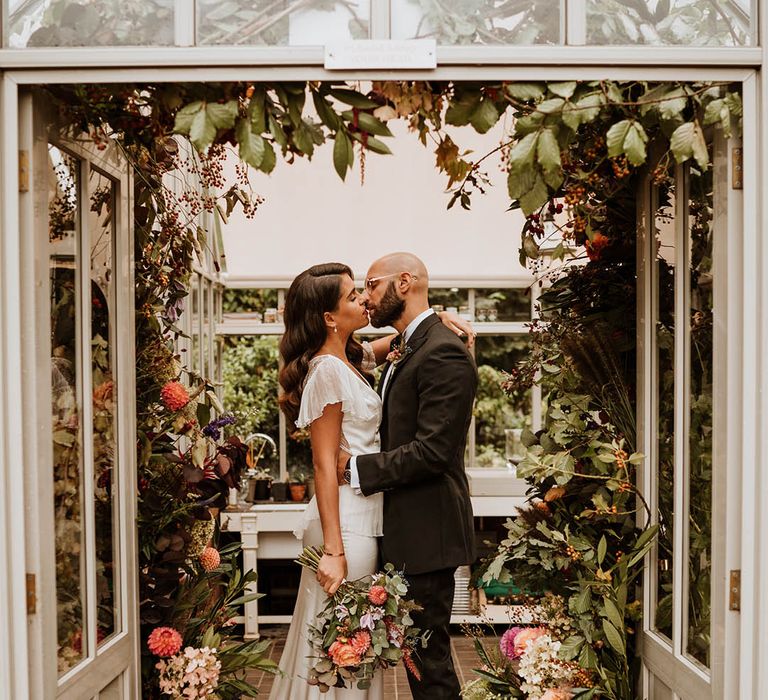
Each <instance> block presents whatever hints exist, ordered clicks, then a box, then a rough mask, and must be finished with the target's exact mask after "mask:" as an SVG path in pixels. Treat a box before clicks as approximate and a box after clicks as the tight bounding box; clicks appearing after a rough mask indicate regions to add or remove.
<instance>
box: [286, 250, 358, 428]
mask: <svg viewBox="0 0 768 700" xmlns="http://www.w3.org/2000/svg"><path fill="white" fill-rule="evenodd" d="M342 275H346V276H347V277H349V278H351V279H354V277H353V276H352V270H351V269H350V268H349V267H347V266H346V265H343V264H342V263H325V264H323V265H313V266H312V267H310V268H309V269H308V270H304V272H302V273H301V274H300V275H299V276H298V277H297V278H296V279H295V280H293V282H292V283H291V286H290V288H289V289H288V294H287V295H286V297H285V308H284V309H283V320H284V322H285V333H284V334H283V337H282V340H281V341H280V357H281V358H282V361H283V368H282V369H281V370H280V375H279V377H278V381H279V382H280V386H281V387H282V388H283V393H282V394H281V395H280V399H279V402H280V408H281V410H282V411H283V413H285V416H286V418H287V419H288V421H289V426H290V428H293V426H294V425H295V422H296V419H297V418H298V416H299V406H300V405H301V392H302V389H303V387H304V380H305V379H306V377H307V372H308V371H309V361H310V360H311V359H312V358H313V357H314V356H315V355H316V354H317V352H318V351H319V350H320V348H321V347H322V346H323V343H325V339H326V337H327V335H328V328H327V326H326V325H325V318H324V316H323V315H324V314H325V313H326V312H327V311H334V310H336V309H337V308H338V306H339V301H340V298H341V278H342ZM346 354H347V359H348V360H349V361H350V362H351V363H352V365H353V366H354V367H355V368H356V369H357V370H358V371H359V372H362V362H363V354H364V353H363V346H362V345H361V344H360V343H359V342H358V341H357V340H355V339H354V337H353V336H351V335H350V336H349V340H348V341H347V347H346ZM290 428H289V429H290Z"/></svg>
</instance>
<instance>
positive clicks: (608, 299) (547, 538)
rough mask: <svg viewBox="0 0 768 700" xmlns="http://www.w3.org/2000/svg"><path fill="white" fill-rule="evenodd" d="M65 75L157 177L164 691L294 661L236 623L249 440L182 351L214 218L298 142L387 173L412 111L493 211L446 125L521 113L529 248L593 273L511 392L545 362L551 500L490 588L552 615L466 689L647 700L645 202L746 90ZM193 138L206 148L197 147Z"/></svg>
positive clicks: (512, 636) (556, 290)
mask: <svg viewBox="0 0 768 700" xmlns="http://www.w3.org/2000/svg"><path fill="white" fill-rule="evenodd" d="M47 89H48V91H49V92H50V94H51V95H52V96H53V98H54V99H55V101H56V104H57V105H58V107H59V112H60V114H61V117H62V122H63V124H64V128H66V129H69V130H71V131H72V132H87V133H88V134H89V135H90V138H91V139H92V140H93V141H94V142H95V143H96V144H97V145H98V144H102V145H106V143H108V142H111V141H114V142H116V143H118V144H119V146H120V148H121V149H122V150H123V152H124V153H125V154H126V155H127V157H128V159H129V161H130V162H131V164H132V165H133V168H134V169H135V172H136V177H135V192H134V220H135V250H136V269H135V273H136V311H137V314H136V337H137V370H136V371H137V404H136V406H137V417H138V435H137V456H138V460H137V461H138V470H139V483H138V490H139V519H138V527H139V550H140V554H139V562H138V571H139V580H140V597H141V599H140V611H141V638H142V653H143V664H142V668H143V673H142V683H143V697H146V698H151V697H159V696H160V694H162V693H165V694H168V695H172V696H173V695H174V694H179V693H180V692H181V691H182V690H183V689H185V688H186V689H188V691H189V692H190V693H192V695H190V697H204V696H206V695H207V696H210V695H211V694H212V693H215V694H216V695H217V696H218V697H221V698H236V697H240V696H241V694H243V693H252V694H255V690H256V689H255V688H253V687H252V686H251V685H250V684H249V683H247V682H246V680H245V671H246V669H248V668H263V669H266V670H270V671H274V670H275V667H274V663H273V662H270V661H268V660H266V658H265V653H264V652H265V650H266V644H265V643H259V642H252V643H239V642H237V641H235V640H233V639H232V627H231V624H230V622H231V618H232V617H233V615H234V614H235V611H236V609H237V607H238V606H239V605H240V604H242V603H243V602H245V601H246V600H247V597H246V596H244V589H245V586H246V585H247V584H248V583H249V582H250V581H252V580H253V579H254V577H255V574H254V573H253V572H247V573H245V574H244V575H242V574H241V572H240V570H239V568H238V566H237V563H236V560H235V556H236V548H235V547H228V548H222V549H217V547H216V546H215V541H216V533H215V515H216V512H217V509H218V508H220V507H222V506H223V505H224V503H225V498H224V497H225V494H226V490H227V488H228V487H230V486H234V485H235V484H236V483H237V480H238V476H239V473H240V471H241V470H242V468H243V466H244V464H245V448H244V446H243V444H242V443H241V442H240V440H238V438H237V437H234V436H230V437H229V438H227V439H226V440H222V437H221V434H222V431H223V430H224V429H225V428H226V429H228V430H230V431H231V430H232V428H229V425H230V424H231V421H230V419H229V417H228V416H227V414H226V413H225V412H224V409H223V407H221V406H219V405H218V402H217V400H216V398H215V393H214V391H213V386H212V385H211V383H210V382H209V381H207V380H206V379H205V378H204V377H200V376H198V375H196V374H195V373H193V372H192V371H190V369H189V368H187V367H183V366H182V365H181V363H180V360H179V358H178V357H176V356H174V351H173V346H174V340H175V339H176V338H177V337H178V336H179V334H180V333H181V331H180V330H179V329H178V328H177V326H176V325H175V323H176V320H177V318H178V316H179V313H180V311H181V310H182V308H183V305H184V299H185V297H186V295H187V284H188V281H189V278H190V274H191V272H192V264H193V260H194V257H195V256H196V255H199V254H200V253H201V250H202V248H203V247H205V245H206V232H205V231H204V230H203V229H201V228H200V227H199V226H198V214H199V213H200V211H202V210H203V209H207V210H208V211H211V212H214V211H215V212H217V213H218V214H219V215H220V216H221V217H222V218H224V219H225V220H226V217H227V216H228V215H229V214H230V213H231V212H232V210H233V209H234V208H235V207H236V206H242V207H243V209H244V211H245V213H246V214H247V215H248V216H253V215H254V214H255V213H256V210H257V208H258V205H259V203H260V198H259V197H258V195H256V194H255V192H254V190H253V189H252V187H251V182H250V177H251V176H252V175H253V170H258V171H261V172H264V173H269V172H271V171H272V169H273V168H274V166H275V164H276V160H277V157H278V155H280V156H281V157H283V158H285V159H287V160H292V159H294V158H297V157H306V158H311V157H312V156H313V154H314V152H315V148H316V147H317V146H319V145H321V144H322V143H324V142H326V141H332V142H333V164H334V168H335V170H336V172H337V174H338V176H339V177H341V178H342V179H344V178H345V177H346V175H347V173H348V172H349V171H350V169H352V168H353V166H354V163H355V160H356V155H355V153H356V151H357V154H358V155H357V158H358V159H359V161H360V163H361V168H362V169H363V171H364V165H365V157H366V155H367V154H368V153H371V152H372V153H375V154H382V155H384V154H388V153H389V152H390V150H389V147H388V146H387V145H386V142H385V140H386V139H387V138H388V137H390V136H391V135H392V134H391V132H390V130H389V128H388V126H387V122H388V121H389V120H391V119H405V120H407V121H408V123H409V125H410V127H411V128H412V129H413V130H415V131H417V132H418V134H419V137H420V139H421V141H422V143H423V144H424V145H425V146H427V145H428V144H430V143H432V144H434V153H435V158H436V167H437V168H438V169H439V170H440V171H441V172H443V173H445V175H446V177H447V178H448V187H449V189H450V191H451V194H450V197H449V201H448V203H447V205H448V207H449V208H450V207H451V206H453V205H454V204H455V203H456V202H458V203H459V204H460V205H461V206H462V207H464V208H470V207H471V200H472V197H473V196H474V195H476V194H477V193H478V192H479V193H482V190H483V188H484V187H485V186H486V185H488V184H489V183H490V182H491V177H490V176H489V175H488V174H487V173H485V172H483V170H482V164H483V161H484V159H485V158H486V157H487V155H488V154H486V155H485V156H482V157H479V158H475V159H469V157H468V156H467V154H464V153H463V152H462V150H461V148H460V144H457V143H455V142H454V140H453V139H452V138H451V137H450V136H449V135H448V134H447V133H446V131H445V129H444V126H445V124H449V125H454V126H465V125H468V126H471V127H472V128H473V129H474V130H475V131H477V132H479V133H486V132H487V131H489V130H490V129H491V127H493V126H494V125H495V124H496V123H497V122H498V121H499V119H501V118H502V116H503V115H504V114H509V115H511V116H512V117H513V121H512V127H511V130H510V131H509V132H508V133H507V134H506V135H505V140H504V141H503V142H502V143H500V144H498V145H497V146H496V147H495V148H494V149H493V150H494V151H501V152H502V156H503V160H504V162H505V164H506V168H507V186H508V191H509V196H510V201H511V207H513V208H517V207H519V208H520V209H522V211H523V213H524V214H525V215H526V220H525V225H524V228H523V230H522V231H521V232H520V234H521V248H520V259H521V261H522V262H523V263H524V264H527V265H528V266H529V267H530V268H531V269H532V270H533V271H534V273H536V274H537V275H541V274H545V273H546V270H545V269H544V263H543V261H544V256H543V249H545V248H546V247H547V245H548V243H549V241H548V238H549V236H551V235H552V226H550V227H549V229H548V227H546V226H545V225H544V222H545V221H547V222H551V223H552V224H553V225H554V230H556V231H557V233H558V234H559V237H560V239H561V241H560V242H559V244H558V245H557V246H556V247H555V248H554V251H552V252H551V254H550V257H551V258H553V259H555V260H557V259H560V260H566V259H568V260H570V259H576V258H581V259H582V261H584V259H586V264H583V265H579V266H563V268H561V269H560V270H559V271H558V272H557V273H555V274H554V275H553V280H554V281H553V284H552V285H551V287H550V288H549V289H548V291H547V292H545V293H544V294H543V296H542V318H543V321H545V322H546V323H534V324H533V327H532V338H533V352H532V353H531V357H530V359H529V360H528V361H526V362H525V363H523V364H522V365H521V366H519V367H516V368H509V377H508V380H507V382H506V384H505V388H506V389H507V390H508V391H509V392H510V393H514V392H521V391H525V390H526V389H528V388H529V387H530V386H531V384H532V382H533V381H537V380H536V377H537V376H539V374H541V375H542V376H543V379H542V380H541V381H542V383H543V386H544V388H545V392H546V395H547V397H548V406H549V408H548V411H547V421H546V428H545V430H543V431H540V432H539V433H538V434H536V435H533V434H532V433H526V434H525V436H524V441H525V444H526V447H527V455H526V457H525V459H524V461H523V462H522V464H521V465H520V469H519V472H520V474H521V475H522V476H524V477H525V478H526V480H527V481H528V483H529V485H530V489H529V504H530V505H529V507H528V508H526V509H525V510H524V511H523V512H521V513H520V514H518V515H517V516H516V517H514V518H511V519H510V520H509V521H508V523H507V528H508V531H509V532H508V537H507V539H506V540H505V541H504V542H503V543H502V544H501V546H500V547H499V550H498V553H497V556H496V557H495V558H493V559H492V560H489V561H487V562H486V567H485V571H484V574H483V578H484V579H485V580H486V581H489V580H497V581H502V582H503V581H505V580H508V579H509V578H510V576H511V574H510V571H511V569H512V568H514V580H515V582H516V583H517V584H518V585H519V586H520V587H521V588H522V589H523V590H524V591H527V592H528V593H527V595H523V596H522V601H521V602H523V603H526V605H527V607H524V608H523V610H524V611H527V612H525V614H524V616H523V617H524V619H521V622H524V623H526V624H528V625H529V626H528V627H525V628H523V629H517V628H514V629H513V630H510V631H509V632H508V633H505V635H504V636H503V638H502V640H501V645H500V647H499V650H498V651H493V650H490V651H489V647H488V644H487V643H486V644H483V642H482V641H481V640H480V639H478V641H477V648H478V653H479V654H480V656H481V658H482V662H483V664H484V666H483V669H482V670H481V671H480V672H479V676H478V679H476V680H475V681H473V682H472V683H470V684H469V686H468V687H467V688H466V689H465V693H466V694H467V697H471V698H491V697H522V698H525V697H528V698H547V699H548V700H552V699H558V698H566V697H571V696H572V695H573V694H574V693H580V694H579V697H583V698H590V697H606V698H615V699H616V700H629V699H630V698H631V697H633V683H634V675H633V674H634V671H633V669H632V664H631V660H632V655H633V653H634V641H633V639H634V637H633V628H634V626H635V625H636V623H637V621H638V620H639V615H640V609H639V608H640V603H639V601H638V599H637V598H636V596H635V586H634V584H635V582H636V579H637V577H638V575H639V573H640V571H641V566H642V561H643V557H644V555H645V554H646V553H647V552H648V551H649V548H650V547H651V545H652V543H653V539H654V537H655V536H656V534H657V532H656V528H655V527H648V526H647V525H646V526H645V527H640V528H638V527H637V522H638V519H637V513H638V511H642V510H643V509H645V508H646V507H645V504H644V503H643V502H642V499H641V498H640V496H639V494H638V493H637V490H636V487H635V467H636V465H637V464H638V463H640V462H641V461H642V456H641V455H639V454H637V452H636V451H635V448H636V446H635V434H634V407H633V401H634V366H635V365H634V352H635V349H634V332H635V331H634V298H633V294H634V284H635V269H634V256H635V199H634V192H635V188H636V187H637V185H638V183H639V182H640V181H641V179H642V178H644V177H646V173H648V172H651V177H652V178H653V181H654V183H656V184H657V185H659V186H664V184H665V183H668V182H669V181H670V168H671V166H672V165H673V164H674V163H683V162H686V161H691V162H693V163H694V164H695V167H696V168H698V169H699V170H700V171H702V172H704V171H706V170H707V168H708V166H709V154H708V150H707V142H706V138H705V132H706V131H707V130H708V129H711V128H719V129H722V131H723V133H724V134H725V135H726V136H730V134H731V133H733V132H734V131H737V130H738V129H739V128H740V122H741V115H742V107H741V99H740V96H739V94H738V91H737V90H736V89H735V88H734V87H733V86H730V85H726V84H712V83H700V84H690V83H646V82H639V81H636V82H621V83H618V82H612V81H588V82H577V81H570V82H549V83H543V82H542V83H530V82H529V83H515V82H499V83H483V84H480V83H449V82H422V81H415V82H411V81H397V82H373V83H372V85H371V88H370V90H368V91H367V92H365V93H363V92H361V91H360V89H359V88H358V87H357V86H355V85H348V84H345V83H342V82H308V83H303V82H293V83H262V84H258V83H255V84H251V83H216V84H189V85H185V84H181V85H179V84H175V85H170V84H152V85H143V84H142V85H130V84H129V85H119V86H111V85H97V86H49V87H48V88H47ZM307 99H310V100H311V102H312V105H313V115H312V116H309V115H308V110H307V104H306V103H307ZM179 138H186V139H188V141H189V143H190V144H191V145H192V147H193V148H194V151H195V154H196V157H193V158H188V156H187V155H185V154H182V152H181V151H180V149H179V141H178V139H179ZM228 148H235V149H237V153H238V156H239V158H240V160H241V162H242V163H244V164H247V165H248V166H250V168H251V169H252V170H251V171H250V172H249V170H248V169H247V168H245V167H239V168H238V174H237V179H236V181H235V182H232V183H228V182H225V180H224V177H223V174H222V173H223V168H222V164H223V160H224V158H225V155H226V149H228ZM184 159H186V166H185V167H188V168H191V172H192V174H193V175H194V178H195V179H196V180H197V181H198V182H199V184H200V185H201V188H198V187H197V186H196V185H195V184H193V186H190V187H188V188H186V189H184V191H183V192H182V193H181V194H174V193H173V192H171V191H170V190H169V189H168V188H167V187H165V186H164V184H163V178H164V177H165V176H166V175H167V174H168V173H173V172H176V171H178V170H179V169H180V168H181V167H182V160H184ZM595 357H598V358H600V359H599V361H598V362H595V361H594V358H595ZM182 446H183V449H181V447H182ZM641 522H646V523H647V522H648V519H647V518H645V519H644V520H642V519H641ZM545 591H547V593H546V594H545V593H544V592H545ZM537 592H538V593H537ZM534 623H538V624H537V626H536V627H531V626H530V625H531V624H534ZM523 642H525V643H523ZM63 643H64V644H65V643H67V640H66V639H61V637H60V644H63ZM528 649H530V653H529V652H528V651H527V650H528ZM185 659H186V660H187V661H191V660H194V661H195V665H197V666H198V667H199V669H201V671H200V673H199V674H197V675H196V677H195V678H190V677H189V674H187V673H185V672H184V668H185V665H184V664H185ZM526 669H528V670H526ZM530 669H533V670H534V671H535V673H529V671H530ZM534 677H536V678H538V679H539V680H538V681H537V682H534V681H532V680H531V679H532V678H534ZM542 679H543V680H542ZM558 693H560V694H559V695H558Z"/></svg>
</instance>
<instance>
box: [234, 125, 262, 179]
mask: <svg viewBox="0 0 768 700" xmlns="http://www.w3.org/2000/svg"><path fill="white" fill-rule="evenodd" d="M252 124H253V122H251V121H250V120H249V119H240V120H238V122H237V127H236V128H235V138H236V139H237V145H238V148H239V153H240V160H242V161H243V162H244V163H248V165H250V166H252V167H254V168H259V167H261V162H262V160H263V159H264V151H265V148H264V139H263V138H262V137H261V136H259V135H258V134H254V133H253V131H251V129H252Z"/></svg>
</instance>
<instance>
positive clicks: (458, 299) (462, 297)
mask: <svg viewBox="0 0 768 700" xmlns="http://www.w3.org/2000/svg"><path fill="white" fill-rule="evenodd" d="M429 303H430V304H431V305H432V308H433V309H434V310H435V311H443V310H444V309H450V310H451V311H455V312H456V313H460V314H462V315H463V316H465V317H466V318H467V319H469V318H470V313H469V290H468V289H458V288H457V287H452V288H450V289H430V290H429Z"/></svg>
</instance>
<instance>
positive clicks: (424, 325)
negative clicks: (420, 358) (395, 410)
mask: <svg viewBox="0 0 768 700" xmlns="http://www.w3.org/2000/svg"><path fill="white" fill-rule="evenodd" d="M440 322H441V321H440V318H439V317H438V316H437V314H432V315H430V316H428V317H427V318H425V319H424V320H423V321H422V322H421V323H420V324H419V325H418V327H417V328H416V330H415V331H414V332H413V335H412V336H411V338H410V339H409V340H408V342H407V343H406V344H405V347H406V351H405V352H404V354H403V355H402V357H401V358H400V359H399V360H398V361H397V362H395V363H390V364H388V365H387V367H386V368H385V373H384V374H382V377H381V383H380V386H379V391H380V392H381V390H382V388H383V387H384V379H385V378H386V376H387V374H389V379H387V390H386V392H385V394H384V396H382V399H383V401H384V405H385V406H386V404H387V399H388V398H389V396H390V394H391V393H392V384H393V383H394V382H395V380H396V379H397V377H398V376H399V375H400V374H401V373H402V371H403V365H405V363H406V362H408V360H410V359H411V357H413V356H414V355H415V354H416V351H417V350H418V349H419V348H420V347H421V346H422V345H423V344H424V342H425V341H426V340H427V335H428V333H429V329H430V328H432V327H433V326H435V325H437V324H438V323H440ZM380 395H381V393H380ZM384 415H385V416H386V411H385V412H384Z"/></svg>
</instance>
